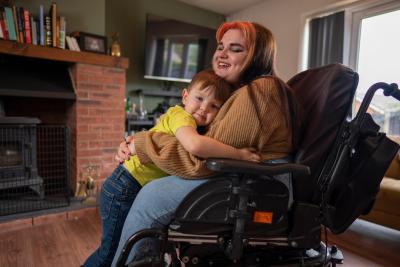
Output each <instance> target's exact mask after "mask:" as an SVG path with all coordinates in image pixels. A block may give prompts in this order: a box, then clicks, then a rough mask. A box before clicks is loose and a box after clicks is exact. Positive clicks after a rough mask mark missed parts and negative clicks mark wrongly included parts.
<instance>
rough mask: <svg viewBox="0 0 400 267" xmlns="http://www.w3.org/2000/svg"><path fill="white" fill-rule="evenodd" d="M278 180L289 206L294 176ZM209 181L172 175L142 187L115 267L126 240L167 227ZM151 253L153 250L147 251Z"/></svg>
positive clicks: (140, 245)
mask: <svg viewBox="0 0 400 267" xmlns="http://www.w3.org/2000/svg"><path fill="white" fill-rule="evenodd" d="M268 162H269V163H285V162H288V160H286V159H275V160H270V161H268ZM274 178H275V179H277V180H279V181H281V182H283V183H284V184H285V185H286V186H287V187H288V188H289V192H290V196H289V203H288V205H291V204H292V202H293V198H292V184H291V175H290V174H281V175H276V176H275V177H274ZM206 181H208V179H200V180H185V179H182V178H180V177H177V176H168V177H165V178H161V179H157V180H154V181H152V182H150V183H148V184H146V186H144V187H143V188H142V190H141V191H140V193H139V194H138V196H137V198H136V200H135V202H134V203H133V205H132V207H131V210H130V211H129V214H128V216H127V218H126V220H125V224H124V228H123V230H122V234H121V240H120V242H119V245H118V249H117V252H116V253H115V258H114V260H113V263H112V266H114V267H115V265H116V263H117V260H118V257H119V256H120V254H121V251H122V248H123V247H124V245H125V243H126V241H127V240H128V239H129V237H130V236H132V235H133V234H134V233H136V232H138V231H140V230H143V229H148V228H159V229H162V228H164V227H166V226H167V225H168V224H169V223H170V222H171V221H172V220H173V219H174V216H175V211H176V209H177V207H178V205H179V204H180V203H181V202H182V200H183V198H184V197H185V196H186V195H187V194H189V193H190V192H191V191H192V190H193V189H195V188H196V187H198V186H200V185H201V184H203V183H205V182H206ZM148 244H149V241H148V240H145V241H143V242H138V243H137V244H136V245H135V246H134V247H133V249H132V251H131V253H130V255H129V257H128V260H127V262H131V261H132V259H134V257H135V256H139V257H140V256H142V255H139V254H141V253H140V251H142V249H143V246H148ZM144 250H147V251H149V252H150V254H151V248H145V249H144Z"/></svg>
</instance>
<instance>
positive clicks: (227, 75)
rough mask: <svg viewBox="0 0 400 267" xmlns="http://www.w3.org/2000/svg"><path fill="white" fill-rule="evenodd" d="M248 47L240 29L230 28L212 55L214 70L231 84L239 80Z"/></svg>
mask: <svg viewBox="0 0 400 267" xmlns="http://www.w3.org/2000/svg"><path fill="white" fill-rule="evenodd" d="M247 54H248V48H247V46H246V43H245V39H244V36H243V33H242V31H240V30H238V29H230V30H228V31H227V32H226V33H225V34H224V35H223V36H222V39H221V41H220V42H219V43H218V45H217V50H215V53H214V57H213V69H214V72H215V73H216V74H217V75H218V76H220V77H221V78H223V79H225V80H226V81H227V82H229V83H231V84H237V83H238V82H239V80H240V76H241V73H242V69H243V66H244V64H245V59H246V56H247Z"/></svg>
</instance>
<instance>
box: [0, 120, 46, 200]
mask: <svg viewBox="0 0 400 267" xmlns="http://www.w3.org/2000/svg"><path fill="white" fill-rule="evenodd" d="M39 123H40V120H39V119H36V118H26V117H0V190H3V189H17V188H24V187H28V188H29V189H31V190H32V191H33V192H34V193H35V194H36V195H37V196H38V197H39V198H43V197H44V189H43V179H42V178H41V177H40V176H39V175H38V168H37V153H36V136H37V133H36V126H37V124H39Z"/></svg>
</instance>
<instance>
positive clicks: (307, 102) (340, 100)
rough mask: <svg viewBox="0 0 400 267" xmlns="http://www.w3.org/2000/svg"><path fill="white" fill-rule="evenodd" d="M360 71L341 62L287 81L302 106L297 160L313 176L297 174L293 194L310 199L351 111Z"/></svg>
mask: <svg viewBox="0 0 400 267" xmlns="http://www.w3.org/2000/svg"><path fill="white" fill-rule="evenodd" d="M357 84H358V74H357V73H356V72H354V71H353V70H351V69H350V68H347V67H345V66H343V65H341V64H331V65H327V66H324V67H320V68H314V69H310V70H307V71H303V72H301V73H299V74H297V75H296V76H294V77H293V78H291V79H290V80H289V81H288V85H289V86H291V87H292V89H293V91H294V95H295V97H296V98H297V101H298V103H299V107H300V113H301V114H300V117H301V119H302V122H303V129H302V133H301V137H300V143H299V146H298V150H297V152H296V153H295V155H294V156H295V158H294V161H295V162H296V163H300V164H304V165H307V166H309V167H310V169H311V176H309V177H304V176H303V177H302V176H299V177H294V179H293V182H294V197H295V199H297V200H300V201H310V200H311V198H312V193H313V190H315V187H316V180H317V178H318V175H319V173H320V172H321V169H322V167H323V164H324V162H325V161H326V159H327V156H328V153H329V151H330V149H331V148H332V146H333V144H334V141H335V138H336V136H337V134H338V132H339V130H340V127H341V125H342V124H343V122H344V121H345V120H346V117H347V116H348V115H349V114H350V110H351V105H352V100H353V97H354V93H355V90H356V88H357Z"/></svg>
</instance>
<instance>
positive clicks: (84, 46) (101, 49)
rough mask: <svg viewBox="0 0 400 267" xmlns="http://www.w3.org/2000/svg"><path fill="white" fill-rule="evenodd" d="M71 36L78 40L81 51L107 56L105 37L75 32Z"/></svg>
mask: <svg viewBox="0 0 400 267" xmlns="http://www.w3.org/2000/svg"><path fill="white" fill-rule="evenodd" d="M71 35H72V36H73V37H75V38H77V39H78V43H79V48H80V50H81V51H85V52H93V53H99V54H107V51H108V48H107V37H105V36H101V35H97V34H92V33H86V32H75V33H74V34H71Z"/></svg>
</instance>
